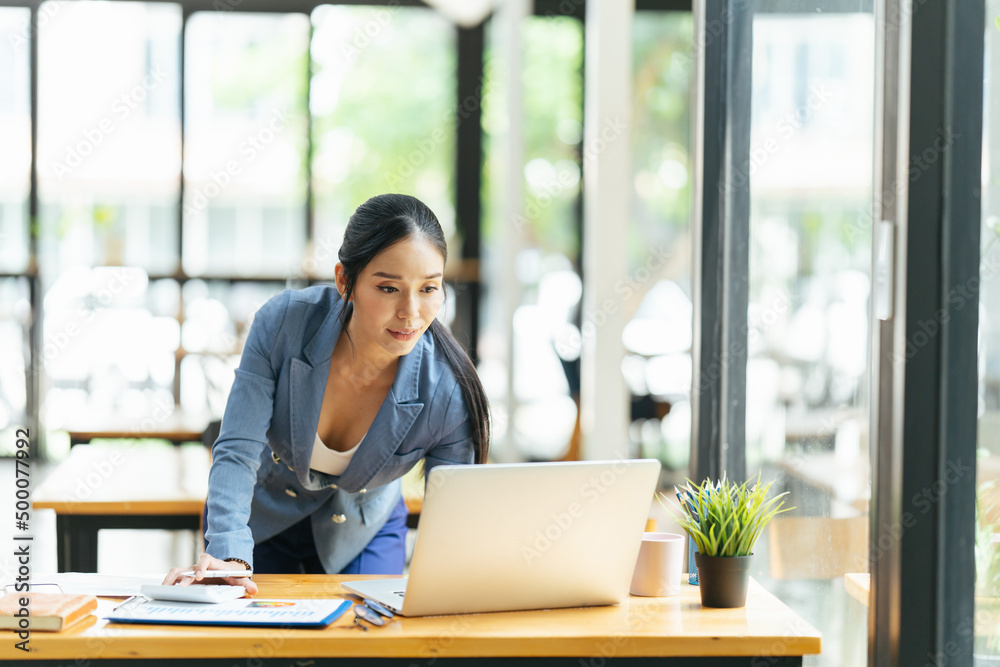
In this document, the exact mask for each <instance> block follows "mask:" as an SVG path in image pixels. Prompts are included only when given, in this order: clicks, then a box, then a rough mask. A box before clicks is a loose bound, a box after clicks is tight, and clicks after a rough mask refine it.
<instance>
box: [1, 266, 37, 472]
mask: <svg viewBox="0 0 1000 667" xmlns="http://www.w3.org/2000/svg"><path fill="white" fill-rule="evenodd" d="M30 324H31V299H30V290H29V285H28V280H27V279H26V278H0V350H3V354H0V435H2V436H3V437H4V442H2V443H0V456H2V455H10V454H13V453H14V451H15V441H16V438H15V437H14V431H15V430H16V429H18V428H23V427H24V426H25V424H27V423H28V414H27V377H26V372H27V365H26V362H27V357H26V355H25V352H26V351H27V349H28V327H29V326H30Z"/></svg>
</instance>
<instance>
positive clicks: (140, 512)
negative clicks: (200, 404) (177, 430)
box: [32, 444, 210, 572]
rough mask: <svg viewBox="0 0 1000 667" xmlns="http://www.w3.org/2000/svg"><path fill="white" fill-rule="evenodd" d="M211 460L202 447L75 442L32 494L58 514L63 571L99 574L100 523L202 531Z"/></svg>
mask: <svg viewBox="0 0 1000 667" xmlns="http://www.w3.org/2000/svg"><path fill="white" fill-rule="evenodd" d="M209 465H210V461H209V453H208V450H207V449H206V448H205V447H204V446H202V445H200V444H199V445H188V446H183V447H173V446H170V445H162V446H158V445H151V444H143V445H89V446H87V447H74V448H73V449H72V450H70V454H69V456H68V457H67V458H66V460H65V461H63V462H62V463H60V464H59V465H58V466H57V467H56V469H55V470H54V471H53V472H52V474H51V475H49V476H48V477H47V478H46V479H45V480H44V481H43V482H42V484H41V485H40V486H39V487H38V489H37V490H36V491H35V492H34V493H33V494H32V503H33V505H34V508H35V509H51V510H55V512H56V536H57V544H58V547H57V548H58V554H57V559H58V567H59V571H60V572H96V571H97V531H99V530H100V529H102V528H161V529H167V530H196V531H197V530H200V526H201V512H202V508H203V507H204V505H205V497H206V494H207V491H208V468H209Z"/></svg>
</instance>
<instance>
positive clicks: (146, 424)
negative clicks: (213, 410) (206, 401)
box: [64, 410, 211, 446]
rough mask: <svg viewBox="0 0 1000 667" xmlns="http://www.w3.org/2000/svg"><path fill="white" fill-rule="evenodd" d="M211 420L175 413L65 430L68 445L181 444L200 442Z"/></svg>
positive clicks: (195, 415)
mask: <svg viewBox="0 0 1000 667" xmlns="http://www.w3.org/2000/svg"><path fill="white" fill-rule="evenodd" d="M209 421H211V417H210V416H208V415H205V414H188V413H186V412H184V411H182V410H175V411H174V412H173V413H172V414H170V415H169V416H167V417H164V418H162V419H156V418H154V417H150V418H148V419H145V420H144V419H139V418H134V419H131V420H128V421H125V420H122V421H121V422H120V423H115V422H114V421H107V420H102V421H101V422H100V423H96V422H95V423H86V422H75V423H72V424H70V425H68V426H66V427H65V429H64V430H65V431H66V432H67V433H68V434H69V444H70V446H74V445H80V444H86V443H88V442H90V441H91V440H95V439H98V438H108V439H112V440H123V439H134V438H155V439H159V440H168V441H170V442H172V443H174V444H175V445H179V444H181V443H182V442H201V438H202V434H204V432H205V429H206V428H207V427H208V424H209Z"/></svg>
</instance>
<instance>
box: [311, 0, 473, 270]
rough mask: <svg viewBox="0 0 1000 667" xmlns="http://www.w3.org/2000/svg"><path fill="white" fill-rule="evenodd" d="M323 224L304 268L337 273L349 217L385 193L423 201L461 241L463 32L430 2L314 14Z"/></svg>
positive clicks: (314, 106) (314, 99)
mask: <svg viewBox="0 0 1000 667" xmlns="http://www.w3.org/2000/svg"><path fill="white" fill-rule="evenodd" d="M312 21H313V31H314V32H313V40H312V49H311V53H312V60H313V65H312V69H313V79H312V87H311V98H310V100H309V103H310V109H311V112H312V114H313V121H314V124H313V146H314V149H313V153H314V156H313V172H312V173H313V189H314V192H315V225H314V229H313V247H312V253H311V255H310V257H309V258H308V260H307V262H306V264H305V266H304V268H305V273H308V274H312V275H316V276H321V277H323V278H331V277H332V276H333V266H334V264H336V262H337V259H336V257H337V250H338V248H340V242H341V241H342V240H343V237H344V229H345V227H346V226H347V219H348V218H349V217H350V215H351V213H353V212H354V209H355V208H357V206H358V205H359V204H361V203H362V202H363V201H365V200H366V199H368V198H369V197H372V196H374V195H377V194H382V193H385V192H402V193H408V194H413V195H414V196H416V197H419V198H420V199H421V200H422V201H423V202H424V203H426V204H427V205H428V206H430V208H431V210H433V211H434V213H435V214H436V215H437V217H438V219H439V220H440V221H441V225H442V227H443V228H444V231H445V235H446V237H447V238H448V240H449V248H450V249H451V251H450V254H451V256H452V257H455V258H457V257H458V252H457V245H456V244H455V239H454V234H455V212H454V203H453V202H454V164H455V128H456V125H457V123H459V122H461V120H462V119H461V117H460V116H458V114H457V113H456V104H455V68H456V63H455V28H454V26H453V25H452V24H451V22H449V21H448V20H447V19H445V18H443V17H442V16H441V15H439V14H438V13H437V12H434V11H431V10H428V9H422V8H401V7H399V6H396V5H392V4H391V3H390V6H388V7H346V6H326V5H324V6H322V7H318V8H317V9H316V10H315V11H314V12H313V15H312Z"/></svg>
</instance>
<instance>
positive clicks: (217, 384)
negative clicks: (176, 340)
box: [180, 280, 285, 415]
mask: <svg viewBox="0 0 1000 667" xmlns="http://www.w3.org/2000/svg"><path fill="white" fill-rule="evenodd" d="M284 288H285V283H279V282H260V281H254V282H229V281H223V280H211V281H203V280H189V281H187V282H186V283H184V289H183V300H184V324H183V325H182V326H181V329H180V338H181V344H182V347H183V349H184V355H183V358H182V360H181V362H180V401H181V405H182V406H183V407H184V410H185V412H195V413H198V412H202V411H206V412H208V413H210V414H212V415H222V414H223V413H224V412H225V408H226V400H227V399H228V398H229V390H230V389H231V388H232V383H233V373H234V371H235V370H236V367H237V366H239V362H240V354H241V353H242V351H243V344H244V343H245V342H246V336H247V334H248V333H249V331H250V323H251V321H252V319H253V315H254V313H256V312H257V309H258V308H260V307H261V306H262V305H264V303H265V302H266V301H267V300H268V299H270V298H271V297H272V296H274V295H275V294H277V293H278V292H280V291H281V290H283V289H284Z"/></svg>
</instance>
